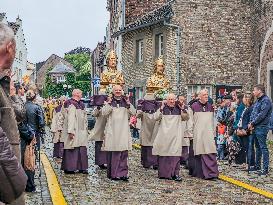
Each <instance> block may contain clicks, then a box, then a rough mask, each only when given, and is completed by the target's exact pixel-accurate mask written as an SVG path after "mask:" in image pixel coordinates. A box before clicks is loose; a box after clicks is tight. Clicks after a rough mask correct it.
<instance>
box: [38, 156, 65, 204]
mask: <svg viewBox="0 0 273 205" xmlns="http://www.w3.org/2000/svg"><path fill="white" fill-rule="evenodd" d="M41 161H42V164H43V166H44V170H45V175H46V180H47V185H48V189H49V193H50V196H51V200H52V203H53V205H67V202H66V200H65V198H64V195H63V192H62V189H61V187H60V184H59V182H58V178H57V176H56V174H55V172H54V170H53V168H52V166H51V164H50V162H49V160H48V157H47V156H46V154H45V153H43V152H41Z"/></svg>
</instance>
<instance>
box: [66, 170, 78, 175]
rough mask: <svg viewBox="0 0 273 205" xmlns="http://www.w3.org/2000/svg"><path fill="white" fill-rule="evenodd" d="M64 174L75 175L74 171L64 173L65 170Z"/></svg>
mask: <svg viewBox="0 0 273 205" xmlns="http://www.w3.org/2000/svg"><path fill="white" fill-rule="evenodd" d="M64 173H65V174H75V172H74V171H66V170H64Z"/></svg>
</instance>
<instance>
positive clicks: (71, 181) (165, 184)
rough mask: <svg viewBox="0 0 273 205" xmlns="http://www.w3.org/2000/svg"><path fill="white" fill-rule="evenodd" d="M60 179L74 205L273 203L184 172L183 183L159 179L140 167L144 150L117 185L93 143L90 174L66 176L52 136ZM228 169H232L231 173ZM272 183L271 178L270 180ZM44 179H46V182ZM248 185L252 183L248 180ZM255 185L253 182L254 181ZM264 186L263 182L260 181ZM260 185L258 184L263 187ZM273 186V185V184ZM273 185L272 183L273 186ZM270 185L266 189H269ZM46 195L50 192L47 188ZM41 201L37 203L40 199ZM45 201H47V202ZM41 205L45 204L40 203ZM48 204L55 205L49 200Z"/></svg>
mask: <svg viewBox="0 0 273 205" xmlns="http://www.w3.org/2000/svg"><path fill="white" fill-rule="evenodd" d="M44 150H45V152H46V153H47V155H48V156H49V160H50V161H51V163H52V166H53V168H54V169H55V172H56V174H57V176H58V179H59V182H60V184H61V187H62V190H63V193H64V196H65V198H66V200H67V202H68V204H71V205H76V204H79V205H88V204H259V205H260V204H272V203H273V201H271V200H270V199H267V198H265V197H263V196H260V195H258V194H254V193H252V192H250V191H247V190H244V189H242V188H239V187H237V186H234V185H231V184H229V183H227V182H224V181H221V180H217V181H205V180H200V179H196V178H193V177H190V176H188V174H187V170H185V169H182V170H181V176H182V177H183V181H182V182H180V183H179V182H173V181H168V180H159V179H157V172H156V171H154V170H151V169H150V170H148V169H144V168H142V167H141V165H140V151H139V150H136V149H133V150H132V151H131V152H130V155H129V156H130V158H129V168H130V170H129V173H130V182H128V183H126V182H116V181H111V180H109V179H107V178H106V171H105V170H100V169H98V168H97V167H96V166H95V165H94V144H93V143H91V142H90V144H89V175H83V174H75V175H65V174H63V172H61V171H60V163H57V162H56V161H55V160H54V159H52V140H51V139H50V136H49V135H48V136H47V137H46V144H45V148H44ZM221 169H223V171H224V172H225V173H224V174H228V175H229V176H233V173H236V174H235V175H236V176H237V178H238V179H244V178H245V177H246V176H245V174H246V173H245V172H243V171H240V170H238V169H229V168H227V167H226V166H225V165H223V166H222V167H221ZM227 170H229V172H228V173H226V172H227ZM268 180H269V181H270V180H271V179H268ZM43 182H44V179H43V180H42V183H43ZM247 182H248V181H247ZM250 183H253V181H250ZM259 183H261V184H262V181H259ZM259 183H258V182H257V184H259ZM272 183H273V182H272ZM271 185H272V184H271ZM267 186H268V184H267V185H266V186H265V187H264V188H267ZM43 188H44V189H43V196H44V198H45V199H48V191H47V189H45V186H43ZM31 196H32V195H27V201H28V202H27V204H35V205H36V204H39V203H38V201H39V200H38V199H39V196H38V195H34V197H33V200H32V201H30V199H31ZM36 198H37V200H36ZM45 199H44V200H45ZM40 204H41V203H40ZM44 204H51V203H50V202H48V201H46V203H44Z"/></svg>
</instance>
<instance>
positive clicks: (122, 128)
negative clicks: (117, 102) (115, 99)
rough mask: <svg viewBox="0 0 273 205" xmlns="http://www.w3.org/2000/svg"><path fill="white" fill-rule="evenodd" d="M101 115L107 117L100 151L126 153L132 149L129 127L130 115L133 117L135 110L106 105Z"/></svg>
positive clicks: (131, 106)
mask: <svg viewBox="0 0 273 205" xmlns="http://www.w3.org/2000/svg"><path fill="white" fill-rule="evenodd" d="M102 115H103V116H105V117H107V122H106V126H105V131H104V134H105V138H104V141H103V145H102V151H126V150H131V149H132V137H131V132H130V127H129V119H130V115H135V108H134V107H133V105H130V108H129V109H127V108H124V107H119V108H117V107H112V106H110V105H109V104H106V105H104V106H103V108H102Z"/></svg>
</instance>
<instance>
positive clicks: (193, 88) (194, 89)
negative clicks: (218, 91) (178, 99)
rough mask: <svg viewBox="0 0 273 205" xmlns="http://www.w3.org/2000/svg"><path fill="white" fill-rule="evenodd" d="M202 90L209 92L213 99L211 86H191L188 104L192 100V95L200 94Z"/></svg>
mask: <svg viewBox="0 0 273 205" xmlns="http://www.w3.org/2000/svg"><path fill="white" fill-rule="evenodd" d="M202 89H207V90H208V91H209V96H210V97H212V88H211V86H210V85H189V86H188V92H187V102H189V101H190V100H191V95H192V94H193V93H199V92H200V90H202Z"/></svg>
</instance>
